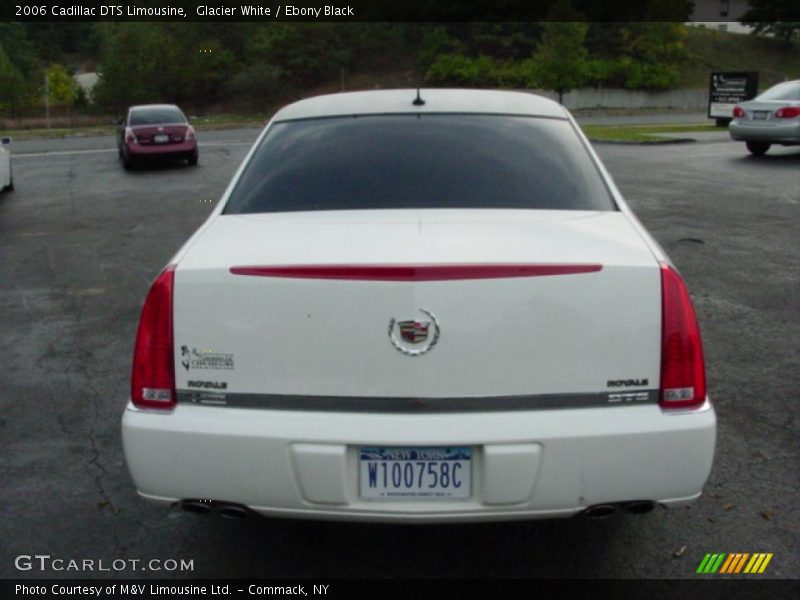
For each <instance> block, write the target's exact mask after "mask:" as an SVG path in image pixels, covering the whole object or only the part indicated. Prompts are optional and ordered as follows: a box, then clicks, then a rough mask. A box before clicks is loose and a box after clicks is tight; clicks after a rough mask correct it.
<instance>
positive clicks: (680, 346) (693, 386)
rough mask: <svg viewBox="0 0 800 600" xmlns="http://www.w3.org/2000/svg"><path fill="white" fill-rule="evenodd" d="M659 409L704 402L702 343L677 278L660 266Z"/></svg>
mask: <svg viewBox="0 0 800 600" xmlns="http://www.w3.org/2000/svg"><path fill="white" fill-rule="evenodd" d="M661 310H662V317H661V319H662V324H661V389H660V391H659V404H660V405H661V408H664V409H673V408H680V409H686V408H697V407H698V406H701V405H702V404H703V403H704V402H705V399H706V368H705V361H704V359H703V343H702V341H701V339H700V328H699V327H698V325H697V317H696V316H695V312H694V307H693V306H692V299H691V298H690V297H689V290H688V289H687V288H686V284H685V283H684V282H683V279H681V276H680V275H678V273H677V272H676V271H675V269H673V268H672V267H671V266H670V265H668V264H665V263H662V265H661Z"/></svg>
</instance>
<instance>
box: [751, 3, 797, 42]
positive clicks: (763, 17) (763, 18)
mask: <svg viewBox="0 0 800 600" xmlns="http://www.w3.org/2000/svg"><path fill="white" fill-rule="evenodd" d="M747 4H748V6H749V8H748V9H747V11H746V12H745V13H744V14H743V15H742V20H741V21H740V22H741V24H742V25H750V26H751V27H752V28H753V33H771V34H773V35H774V36H775V37H776V38H778V39H782V40H784V41H785V42H787V43H790V42H791V40H796V39H800V21H790V20H789V19H792V18H797V12H798V11H797V7H796V5H793V3H792V2H787V1H786V0H748V2H747Z"/></svg>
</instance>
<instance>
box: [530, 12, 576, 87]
mask: <svg viewBox="0 0 800 600" xmlns="http://www.w3.org/2000/svg"><path fill="white" fill-rule="evenodd" d="M586 31H587V25H586V23H582V22H579V21H549V22H548V23H546V24H545V28H544V34H543V36H542V42H541V43H540V44H539V46H538V48H537V49H536V53H535V54H534V55H533V58H534V61H535V63H536V70H537V81H538V83H539V85H540V86H542V87H544V88H545V89H548V90H553V91H556V92H558V94H559V101H560V99H561V96H562V94H563V93H564V92H568V91H569V90H574V89H575V88H579V87H581V86H582V85H584V84H585V83H586V81H587V79H588V75H589V64H588V60H589V54H588V52H587V51H586V47H585V46H584V40H585V38H586Z"/></svg>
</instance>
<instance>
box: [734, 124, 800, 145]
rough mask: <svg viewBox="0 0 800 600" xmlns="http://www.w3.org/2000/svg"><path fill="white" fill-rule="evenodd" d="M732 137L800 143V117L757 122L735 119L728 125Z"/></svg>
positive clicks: (745, 139)
mask: <svg viewBox="0 0 800 600" xmlns="http://www.w3.org/2000/svg"><path fill="white" fill-rule="evenodd" d="M728 131H729V132H730V135H731V139H733V140H736V141H739V142H769V143H772V144H800V119H786V122H785V123H775V122H774V121H773V122H771V123H769V124H766V123H758V124H755V123H753V122H746V121H741V120H737V119H734V120H733V121H731V123H730V125H729V126H728Z"/></svg>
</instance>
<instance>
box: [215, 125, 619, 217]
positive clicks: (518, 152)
mask: <svg viewBox="0 0 800 600" xmlns="http://www.w3.org/2000/svg"><path fill="white" fill-rule="evenodd" d="M391 208H547V209H573V210H613V209H614V204H613V202H612V200H611V198H610V195H609V192H608V190H607V189H606V188H605V186H604V184H603V181H602V180H601V178H600V175H599V173H598V172H597V169H596V168H595V166H594V164H593V163H592V161H591V159H590V157H589V155H588V153H587V151H586V148H584V146H583V145H582V144H581V142H580V140H579V139H578V137H577V135H576V134H575V132H574V131H573V130H572V126H571V125H570V124H569V123H568V122H567V121H563V120H556V119H542V118H532V117H515V116H499V115H424V116H418V115H389V116H386V115H381V116H366V117H357V118H356V117H341V118H330V119H309V120H300V121H288V122H282V123H275V124H273V125H272V127H271V128H270V130H269V132H268V133H267V135H266V136H265V137H264V139H263V140H262V142H261V144H260V145H259V147H258V148H257V149H256V151H255V153H254V154H253V157H252V159H251V160H250V162H249V164H248V165H247V167H246V168H245V171H244V173H243V174H242V177H241V179H240V180H239V182H238V183H237V185H236V187H235V189H234V190H233V193H232V194H231V197H230V199H229V201H228V203H227V205H226V207H225V213H227V214H238V213H262V212H287V211H314V210H347V209H351V210H352V209H391Z"/></svg>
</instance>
